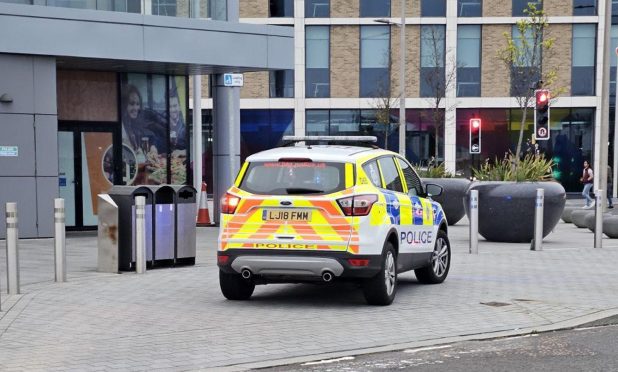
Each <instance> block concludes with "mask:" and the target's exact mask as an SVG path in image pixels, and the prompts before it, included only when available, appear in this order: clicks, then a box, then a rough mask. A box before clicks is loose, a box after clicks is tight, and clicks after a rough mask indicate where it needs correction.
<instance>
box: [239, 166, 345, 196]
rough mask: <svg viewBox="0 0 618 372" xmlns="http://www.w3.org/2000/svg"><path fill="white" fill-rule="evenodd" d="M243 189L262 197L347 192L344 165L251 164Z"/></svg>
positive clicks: (242, 184) (242, 185)
mask: <svg viewBox="0 0 618 372" xmlns="http://www.w3.org/2000/svg"><path fill="white" fill-rule="evenodd" d="M240 188H241V189H243V190H245V191H248V192H251V193H253V194H262V195H309V194H330V193H333V192H337V191H341V190H343V189H344V188H345V166H344V163H331V162H310V161H302V162H286V161H273V162H252V163H249V167H248V169H247V173H245V177H244V178H243V180H242V183H241V184H240Z"/></svg>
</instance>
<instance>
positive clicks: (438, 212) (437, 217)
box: [431, 202, 444, 226]
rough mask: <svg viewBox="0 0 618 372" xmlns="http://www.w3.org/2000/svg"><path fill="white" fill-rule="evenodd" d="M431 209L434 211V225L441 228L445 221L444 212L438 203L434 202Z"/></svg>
mask: <svg viewBox="0 0 618 372" xmlns="http://www.w3.org/2000/svg"><path fill="white" fill-rule="evenodd" d="M431 207H432V209H433V224H434V225H436V226H440V223H442V220H443V219H444V211H443V210H442V208H441V207H440V205H439V204H438V203H436V202H432V203H431Z"/></svg>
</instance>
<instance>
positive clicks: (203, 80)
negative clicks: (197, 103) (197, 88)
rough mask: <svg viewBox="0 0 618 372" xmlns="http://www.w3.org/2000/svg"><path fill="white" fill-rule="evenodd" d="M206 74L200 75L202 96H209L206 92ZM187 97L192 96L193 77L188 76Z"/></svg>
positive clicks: (207, 77)
mask: <svg viewBox="0 0 618 372" xmlns="http://www.w3.org/2000/svg"><path fill="white" fill-rule="evenodd" d="M208 79H209V76H208V75H202V98H209V97H210V95H209V94H208V81H209V80H208ZM189 98H191V99H192V98H193V77H191V76H189Z"/></svg>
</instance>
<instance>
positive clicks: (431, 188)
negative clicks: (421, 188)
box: [425, 183, 444, 197]
mask: <svg viewBox="0 0 618 372" xmlns="http://www.w3.org/2000/svg"><path fill="white" fill-rule="evenodd" d="M443 190H444V189H443V188H442V186H440V185H436V184H434V183H428V184H427V185H425V193H426V194H427V196H428V197H432V196H440V195H442V191H443Z"/></svg>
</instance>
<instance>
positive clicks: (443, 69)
mask: <svg viewBox="0 0 618 372" xmlns="http://www.w3.org/2000/svg"><path fill="white" fill-rule="evenodd" d="M535 4H536V5H537V7H539V8H542V9H544V11H545V13H546V15H547V17H548V22H549V26H548V28H547V30H546V35H545V37H546V38H549V37H553V38H555V42H554V46H553V48H552V51H553V52H552V53H551V54H549V53H548V54H547V55H544V56H543V59H542V66H543V68H555V69H556V71H557V76H556V83H555V87H559V88H560V91H561V93H560V96H559V97H557V98H556V99H554V100H553V101H552V107H551V115H550V116H551V118H550V126H551V139H550V141H547V142H545V143H540V145H541V151H542V152H544V153H545V154H546V155H547V156H548V157H551V158H553V159H554V161H555V162H556V163H557V166H556V169H555V171H554V177H555V178H556V179H558V180H559V181H560V182H561V183H562V184H563V185H564V186H565V188H566V190H567V191H568V192H576V191H579V190H580V184H579V181H578V180H579V177H580V172H581V165H582V162H583V160H584V159H586V160H589V161H592V162H593V164H594V161H595V160H596V159H595V151H594V149H595V147H596V146H598V143H599V140H598V138H596V137H595V135H596V134H597V133H598V132H599V131H598V130H595V128H598V126H599V125H600V109H599V106H600V94H601V72H602V67H603V66H602V56H601V54H600V51H601V50H604V49H603V48H605V47H604V46H603V37H602V31H603V28H604V27H605V25H604V16H603V14H604V9H603V7H604V5H603V4H604V3H603V2H600V3H599V2H598V1H597V0H544V1H542V2H541V1H539V2H538V3H535ZM612 4H613V10H614V12H616V11H617V10H618V3H616V4H614V2H612ZM527 5H528V1H527V0H407V6H406V10H405V17H406V18H405V19H406V20H405V23H406V44H407V45H406V46H405V53H406V60H407V63H406V78H405V92H406V107H407V110H406V128H405V130H406V156H407V158H408V159H409V160H410V161H411V162H413V163H417V164H423V165H424V164H427V163H428V162H429V161H431V159H432V157H433V156H435V157H436V158H437V159H436V160H437V161H439V162H441V161H444V162H445V163H446V165H447V168H448V169H449V170H451V171H458V172H463V173H464V174H469V171H470V167H471V166H475V165H478V164H479V162H481V161H484V160H485V159H493V158H494V157H498V158H501V157H503V156H504V155H505V153H506V152H508V151H512V152H515V146H516V144H517V140H518V137H519V129H520V122H521V111H520V109H519V108H518V104H517V101H516V100H515V99H514V98H513V97H511V87H512V85H513V84H514V83H516V82H514V81H512V79H511V71H510V69H509V67H508V66H507V65H506V64H505V63H504V62H502V61H501V60H500V59H499V58H498V50H499V49H500V48H503V47H505V46H506V39H505V34H506V35H511V36H513V37H515V36H516V35H517V33H518V30H517V28H516V26H515V24H516V21H517V20H518V19H521V18H522V17H524V16H525V13H524V9H525V8H526V7H527ZM240 6H241V7H240V17H241V22H246V23H257V24H270V25H281V26H287V27H290V28H293V29H294V35H295V41H294V43H295V69H294V70H293V71H271V72H255V73H248V74H246V75H245V86H244V87H243V89H242V90H241V98H242V99H241V110H242V113H243V119H242V120H241V129H242V133H241V135H242V136H243V144H244V147H243V156H246V155H248V154H249V153H251V152H253V151H258V150H261V149H264V148H267V147H268V146H272V145H273V144H276V143H277V142H278V141H279V140H280V138H281V136H282V135H283V134H287V133H290V134H291V133H295V134H296V135H303V134H307V135H318V134H322V135H351V134H354V135H358V134H371V135H376V136H378V138H379V141H380V145H381V146H385V147H388V148H389V149H391V150H394V151H398V150H399V148H398V141H397V137H398V130H399V129H398V128H397V125H389V126H385V125H377V124H376V112H377V111H378V110H381V109H382V108H383V106H384V105H383V104H382V103H381V101H383V100H381V99H380V98H379V97H383V96H389V97H392V98H397V97H398V96H399V92H400V87H399V53H400V50H401V48H400V45H399V43H400V38H399V32H400V27H399V26H398V25H397V24H395V23H398V22H400V19H401V18H400V16H401V3H400V0H304V1H303V0H246V1H241V4H240ZM614 20H618V18H617V17H614ZM389 23H390V24H389ZM616 46H618V26H612V45H611V49H609V47H607V48H605V49H606V50H611V51H612V52H611V96H612V97H611V99H610V100H611V102H612V105H613V102H614V95H615V93H614V92H615V73H616V55H615V54H614V53H613V50H614V49H615V47H616ZM436 76H437V77H441V79H443V81H445V80H448V81H449V83H447V84H444V86H443V88H442V91H441V92H439V93H438V97H439V99H438V101H439V102H438V104H437V105H436V91H435V89H434V88H435V85H433V84H432V81H433V79H435V77H436ZM207 93H208V92H207V89H205V96H204V97H205V98H204V101H203V107H208V106H209V105H211V103H210V102H209V100H208V98H207ZM391 104H393V106H392V113H391V119H392V122H393V123H397V121H398V117H399V111H398V109H397V108H398V103H397V101H396V100H393V102H391ZM532 113H533V111H532V110H529V111H528V114H529V115H528V119H527V120H526V125H525V130H524V143H525V142H526V139H530V138H531V137H532V132H533V119H532V116H533V115H532ZM436 115H437V117H438V118H439V120H435V117H436ZM610 116H612V117H613V108H612V114H611V115H610ZM473 117H476V118H481V120H482V146H481V150H482V151H481V155H480V156H477V157H472V156H471V155H470V154H469V138H468V125H469V120H470V119H471V118H473ZM256 133H260V135H259V136H256V135H255V134H256ZM612 133H613V124H612V125H611V126H610V138H613V134H612ZM262 134H263V135H262ZM611 151H612V148H610V159H611V157H612V156H611V154H612V152H611ZM610 161H611V160H610ZM207 173H208V172H207Z"/></svg>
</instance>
